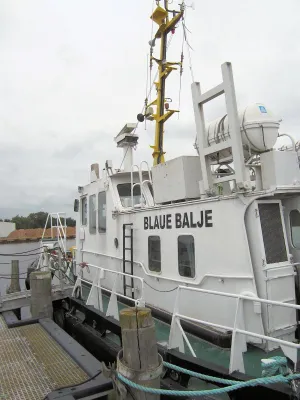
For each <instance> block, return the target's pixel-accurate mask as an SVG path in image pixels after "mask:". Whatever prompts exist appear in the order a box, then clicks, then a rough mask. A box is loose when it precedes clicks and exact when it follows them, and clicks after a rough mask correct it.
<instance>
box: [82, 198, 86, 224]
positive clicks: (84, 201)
mask: <svg viewBox="0 0 300 400" xmlns="http://www.w3.org/2000/svg"><path fill="white" fill-rule="evenodd" d="M81 225H87V198H86V197H83V198H82V199H81Z"/></svg>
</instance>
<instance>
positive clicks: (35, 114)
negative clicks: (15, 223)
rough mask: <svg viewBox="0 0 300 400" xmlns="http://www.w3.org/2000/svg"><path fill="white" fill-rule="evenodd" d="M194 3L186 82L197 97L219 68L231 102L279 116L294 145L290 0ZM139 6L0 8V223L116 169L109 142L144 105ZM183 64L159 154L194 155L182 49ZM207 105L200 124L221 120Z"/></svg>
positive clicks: (15, 2)
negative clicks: (227, 77)
mask: <svg viewBox="0 0 300 400" xmlns="http://www.w3.org/2000/svg"><path fill="white" fill-rule="evenodd" d="M177 3H178V1H177V0H173V4H177ZM190 3H191V1H190V2H189V0H187V4H190ZM194 4H195V10H194V11H193V10H192V9H191V8H189V9H188V12H187V27H188V28H189V30H190V31H191V32H192V34H189V40H190V44H191V46H192V47H193V49H194V51H192V52H191V55H192V63H193V70H194V75H195V79H196V80H198V81H200V82H201V84H202V87H203V89H209V88H210V87H211V86H213V85H215V84H218V83H219V81H220V79H221V74H220V65H221V64H222V63H223V62H224V61H231V62H232V64H233V70H234V77H235V85H236V91H237V98H238V103H239V106H241V107H243V106H246V105H247V104H248V103H251V102H264V103H265V104H267V105H268V107H270V108H271V109H272V110H273V111H274V113H276V114H277V115H278V116H279V117H281V118H283V123H282V127H281V131H282V132H289V133H291V134H293V135H294V136H295V138H296V139H300V129H299V128H300V116H299V106H300V93H299V87H300V76H299V66H300V46H299V42H300V27H299V15H300V1H299V0H286V1H285V2H282V1H279V0H264V1H262V0H251V1H244V2H241V1H240V0H227V1H224V0H210V1H204V0H201V1H200V0H194ZM171 6H172V5H171ZM151 9H152V0H114V1H107V0H106V1H104V0H85V1H83V0H35V1H33V0H1V1H0V137H1V146H0V160H1V161H0V184H1V189H2V190H1V198H0V217H1V216H11V215H14V214H16V213H17V212H19V213H21V214H22V213H26V212H30V211H38V210H40V209H41V208H43V209H45V210H47V211H48V210H49V211H64V210H66V211H71V209H72V203H73V199H74V196H75V195H76V189H77V186H78V185H82V184H84V183H86V182H87V181H88V179H89V165H90V164H91V163H93V162H99V163H100V166H101V167H102V166H103V164H104V162H105V160H106V159H112V160H113V162H114V165H115V166H116V167H118V166H119V164H120V162H121V159H122V153H121V152H120V151H119V150H117V149H116V148H115V144H114V142H113V137H114V136H115V135H116V134H117V133H118V132H119V130H120V129H121V128H122V126H123V125H124V124H125V123H126V122H135V118H136V114H137V113H138V112H140V111H141V108H142V106H143V102H144V98H145V86H146V55H147V52H148V51H149V46H148V41H149V39H150V35H151V21H150V19H149V16H150V14H151ZM154 29H155V27H154ZM181 41H182V32H181V29H178V31H177V32H176V33H175V35H174V38H173V40H172V43H171V45H170V57H169V59H171V60H174V61H177V60H179V59H180V52H181ZM184 62H185V66H184V75H183V79H182V93H181V115H180V119H179V120H178V119H177V117H173V119H172V120H170V121H169V122H168V125H167V128H166V134H165V150H166V151H167V155H166V156H167V157H169V158H170V157H174V156H178V155H180V154H182V153H186V154H193V152H194V149H193V142H194V136H195V128H194V121H193V109H192V103H191V95H190V83H191V77H190V72H189V66H188V57H187V53H186V49H185V59H184ZM178 91H179V77H178V74H177V73H176V72H175V73H173V76H171V77H170V78H169V80H168V91H167V95H168V97H172V99H173V104H174V105H175V107H177V105H178ZM215 103H216V104H215V110H214V109H213V107H212V106H213V104H212V106H211V107H209V108H208V110H207V119H208V120H209V119H210V118H214V117H217V116H218V115H219V114H220V113H221V114H222V112H223V110H222V105H221V103H220V101H218V102H217V101H216V102H215ZM173 104H172V105H173ZM138 132H139V133H140V141H139V142H140V144H139V150H140V152H139V154H136V156H137V159H138V160H141V159H146V160H148V161H149V162H151V149H150V148H149V147H148V146H149V145H150V144H152V141H153V126H151V124H148V127H147V131H145V130H144V126H141V127H140V128H139V130H138Z"/></svg>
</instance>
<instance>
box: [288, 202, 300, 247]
mask: <svg viewBox="0 0 300 400" xmlns="http://www.w3.org/2000/svg"><path fill="white" fill-rule="evenodd" d="M294 211H296V212H297V213H298V214H299V215H300V211H299V210H298V209H297V208H294V209H292V210H291V211H290V212H289V223H290V235H291V245H292V246H293V248H294V249H296V250H300V241H299V244H298V246H296V245H295V243H294V240H293V230H292V228H293V226H292V219H291V214H292V212H294ZM295 226H297V225H295ZM299 227H300V225H299Z"/></svg>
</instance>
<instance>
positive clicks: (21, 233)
mask: <svg viewBox="0 0 300 400" xmlns="http://www.w3.org/2000/svg"><path fill="white" fill-rule="evenodd" d="M0 224H8V225H9V224H11V225H13V229H11V230H10V231H9V234H8V235H6V237H0V244H3V243H12V242H19V243H21V242H22V243H24V242H38V241H39V240H41V238H42V236H43V232H44V229H43V228H36V229H17V230H15V224H13V223H10V222H0ZM1 226H2V225H0V229H1ZM52 233H53V237H56V231H55V228H53V229H52ZM75 235H76V228H75V226H68V227H67V232H66V236H67V239H74V238H75ZM44 238H51V229H50V228H48V229H46V231H45V235H44Z"/></svg>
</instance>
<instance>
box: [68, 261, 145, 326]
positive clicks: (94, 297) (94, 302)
mask: <svg viewBox="0 0 300 400" xmlns="http://www.w3.org/2000/svg"><path fill="white" fill-rule="evenodd" d="M90 268H94V269H95V271H96V273H95V276H94V278H93V280H92V281H89V280H88V279H85V278H84V277H83V271H84V269H86V270H87V272H88V273H89V274H90V273H91V271H90ZM105 272H107V273H109V274H113V275H116V277H115V280H114V282H113V285H112V289H109V288H107V287H104V286H102V285H101V280H102V279H105V277H104V275H105ZM124 276H128V277H130V278H132V279H135V280H137V281H139V282H140V283H141V287H140V289H141V295H140V297H138V298H137V299H133V298H132V297H129V296H126V295H125V294H123V293H121V292H119V291H117V284H118V278H120V277H122V278H123V277H124ZM82 282H84V283H87V284H89V285H91V286H92V287H91V289H90V293H89V295H88V298H87V301H86V304H87V305H89V306H94V307H95V308H96V309H98V310H100V311H102V312H103V300H102V290H104V291H106V292H109V293H110V299H109V302H108V307H107V310H106V316H107V317H108V316H112V317H114V318H115V319H116V320H119V309H118V297H121V298H123V299H126V300H130V301H131V302H133V303H134V305H135V306H140V307H144V306H145V298H144V279H143V278H140V277H139V276H135V275H131V274H127V273H125V272H120V271H114V270H111V269H107V268H103V267H99V266H97V265H93V264H89V263H82V268H81V271H80V273H79V274H77V280H76V283H75V285H74V289H73V293H72V296H73V297H74V296H76V293H77V291H78V289H77V288H79V290H80V294H81V296H82V286H81V283H82Z"/></svg>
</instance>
